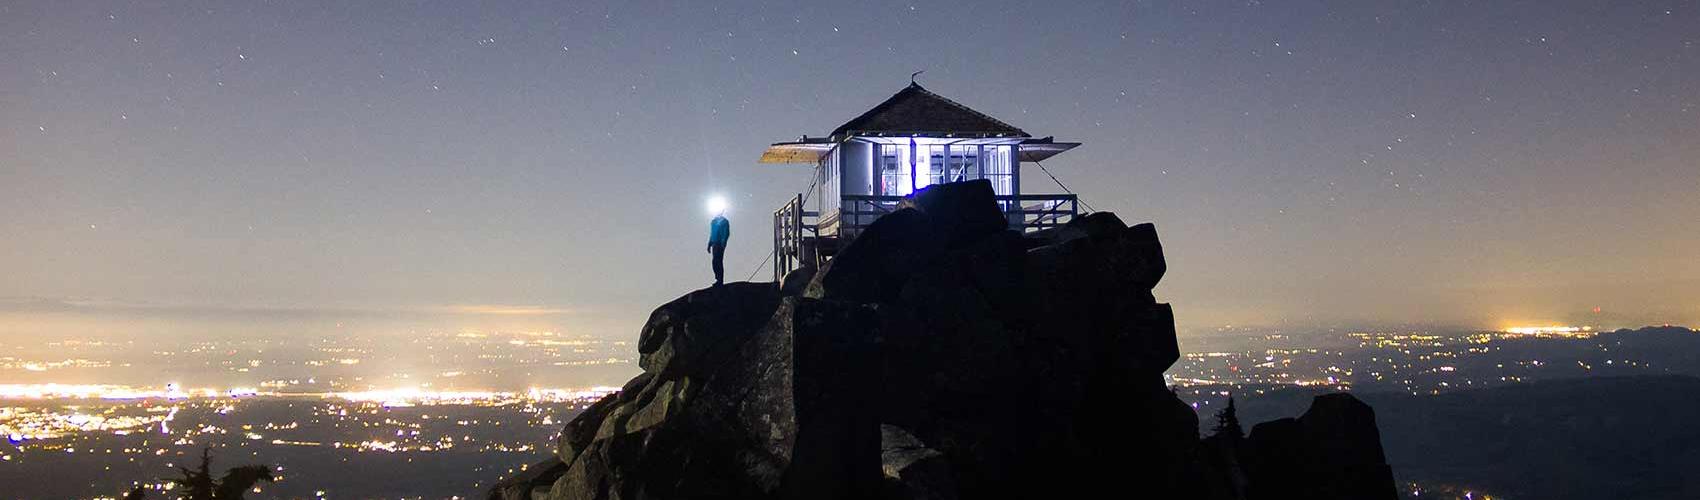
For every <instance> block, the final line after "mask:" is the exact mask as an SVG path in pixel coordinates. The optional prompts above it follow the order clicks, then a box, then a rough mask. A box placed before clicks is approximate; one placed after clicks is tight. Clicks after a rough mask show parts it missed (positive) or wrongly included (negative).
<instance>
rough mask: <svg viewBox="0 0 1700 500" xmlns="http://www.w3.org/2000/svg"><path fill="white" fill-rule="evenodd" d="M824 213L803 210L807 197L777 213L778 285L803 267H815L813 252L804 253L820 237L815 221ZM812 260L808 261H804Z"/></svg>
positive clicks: (775, 276)
mask: <svg viewBox="0 0 1700 500" xmlns="http://www.w3.org/2000/svg"><path fill="white" fill-rule="evenodd" d="M819 216H820V213H818V212H810V211H807V210H803V195H801V194H799V195H797V196H795V197H793V198H791V200H790V201H788V202H786V203H785V206H782V207H779V210H774V211H773V281H774V282H776V283H777V282H778V281H779V279H780V278H783V277H785V273H787V272H790V271H791V270H792V269H796V268H798V267H800V266H803V265H814V262H813V258H814V257H813V255H812V253H813V252H807V251H804V248H805V242H806V241H807V240H812V239H816V238H818V237H819V235H820V233H819V231H820V229H819V227H818V224H816V222H815V219H817V218H819ZM805 258H807V259H809V260H808V261H805V260H804V259H805Z"/></svg>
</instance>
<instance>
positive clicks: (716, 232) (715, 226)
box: [708, 215, 732, 246]
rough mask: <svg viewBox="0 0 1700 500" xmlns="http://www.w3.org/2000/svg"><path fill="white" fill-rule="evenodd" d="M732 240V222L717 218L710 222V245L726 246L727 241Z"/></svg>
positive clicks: (720, 217)
mask: <svg viewBox="0 0 1700 500" xmlns="http://www.w3.org/2000/svg"><path fill="white" fill-rule="evenodd" d="M731 239H732V222H731V221H728V220H726V218H725V217H722V216H718V215H717V216H715V217H714V220H711V221H708V244H710V245H718V246H726V241H727V240H731Z"/></svg>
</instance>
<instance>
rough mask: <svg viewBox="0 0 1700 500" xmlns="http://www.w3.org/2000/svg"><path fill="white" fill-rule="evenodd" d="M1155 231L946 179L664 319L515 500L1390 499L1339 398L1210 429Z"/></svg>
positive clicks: (1372, 450)
mask: <svg viewBox="0 0 1700 500" xmlns="http://www.w3.org/2000/svg"><path fill="white" fill-rule="evenodd" d="M1165 270H1166V265H1165V263H1164V259H1163V248H1162V244H1161V243H1160V242H1159V241H1158V239H1157V231H1156V228H1155V227H1153V226H1152V225H1151V224H1139V225H1135V226H1128V225H1126V224H1124V223H1123V222H1122V221H1121V220H1120V219H1119V218H1117V217H1116V215H1115V214H1112V213H1109V212H1098V213H1093V214H1090V215H1086V216H1083V217H1079V218H1077V219H1075V220H1073V221H1071V222H1070V223H1069V224H1067V225H1066V226H1063V227H1059V228H1056V229H1051V230H1046V231H1041V232H1037V233H1027V234H1020V233H1017V232H1015V231H1011V230H1008V229H1006V223H1005V222H1004V218H1003V214H1002V213H1001V212H1000V211H999V209H998V207H997V205H996V202H995V198H994V197H993V195H992V188H991V185H990V184H989V183H987V182H985V181H972V182H963V183H953V184H943V185H937V186H932V187H930V188H927V189H925V190H922V191H921V192H919V193H917V194H916V195H915V196H913V197H911V198H910V199H908V200H907V201H906V202H905V203H904V204H903V207H902V208H901V209H899V210H897V211H895V212H893V213H891V214H888V215H886V216H884V217H882V218H880V219H879V220H877V221H875V222H874V223H873V224H872V225H870V226H869V227H867V228H866V230H865V231H864V232H863V233H862V234H861V235H860V236H858V237H857V238H856V239H855V240H853V241H851V242H850V243H849V244H848V245H846V246H845V247H844V248H843V249H842V250H841V251H840V252H839V253H838V255H837V256H835V257H834V258H833V259H832V260H830V261H828V262H827V263H826V264H824V265H822V266H821V267H820V268H819V269H808V268H805V269H802V270H798V271H795V272H793V273H791V275H789V276H786V277H785V279H784V280H782V283H730V284H727V285H725V286H720V287H714V288H708V289H703V290H697V291H694V292H691V293H689V294H686V295H685V296H683V297H680V298H678V299H676V300H674V301H672V302H669V303H667V304H665V305H662V306H661V307H659V308H657V309H656V310H655V312H654V313H653V314H652V315H651V316H650V318H649V321H648V323H647V324H645V325H644V327H643V331H642V333H641V334H640V339H639V344H638V350H639V353H640V355H641V358H640V362H639V364H640V366H641V367H642V368H643V374H641V375H638V376H637V377H635V378H633V379H632V380H631V381H630V382H628V383H626V385H625V387H624V388H623V389H622V390H621V391H620V392H619V393H617V394H613V395H610V396H608V397H606V398H604V399H602V400H601V401H599V402H597V403H596V404H594V405H592V406H590V407H589V408H588V409H587V410H585V411H584V412H583V413H582V414H580V415H579V416H578V417H577V418H575V419H573V420H572V421H571V422H570V423H568V424H567V425H566V427H565V428H564V429H562V430H561V434H560V436H559V438H558V440H557V442H556V443H555V457H554V458H551V459H549V460H548V461H546V462H544V463H541V464H537V465H535V466H532V467H530V468H529V469H527V470H526V471H525V472H524V473H522V474H520V475H518V476H516V477H511V478H508V479H506V480H503V481H502V482H500V483H499V484H498V485H497V486H496V487H495V489H494V490H492V492H491V496H492V498H497V499H507V500H518V499H560V500H591V499H598V500H600V499H626V500H632V499H680V498H726V499H734V498H735V499H860V498H875V499H941V500H942V499H977V498H1083V497H1088V496H1090V497H1094V498H1205V499H1284V498H1306V499H1353V500H1359V499H1392V498H1395V497H1396V493H1395V489H1394V485H1393V477H1392V472H1391V470H1390V469H1389V467H1388V466H1387V464H1386V460H1385V458H1384V456H1383V454H1382V450H1381V442H1380V436H1379V433H1378V430H1377V428H1376V426H1375V415H1374V412H1373V411H1372V410H1371V409H1370V408H1369V407H1368V406H1366V405H1364V404H1363V403H1361V402H1359V401H1358V400H1357V399H1355V398H1353V397H1352V396H1350V395H1347V394H1332V395H1327V396H1322V397H1318V398H1317V399H1316V401H1315V402H1314V403H1313V404H1312V406H1311V408H1310V409H1309V410H1308V411H1307V412H1305V414H1304V415H1303V416H1300V417H1298V418H1288V419H1281V420H1276V421H1272V422H1266V423H1262V424H1258V425H1256V426H1254V427H1253V428H1252V429H1251V432H1250V433H1249V435H1247V436H1246V437H1243V438H1241V437H1238V435H1237V434H1235V435H1234V436H1223V435H1217V436H1213V437H1211V438H1209V439H1201V438H1200V436H1199V433H1198V416H1197V415H1196V414H1195V413H1194V412H1193V410H1192V408H1191V407H1189V406H1188V405H1186V404H1184V403H1183V402H1181V400H1180V399H1179V398H1178V397H1176V396H1175V394H1174V393H1173V392H1171V391H1170V389H1169V388H1168V387H1167V386H1166V385H1165V383H1164V379H1163V371H1164V370H1166V369H1168V367H1169V366H1170V365H1171V364H1172V363H1174V362H1175V361H1176V360H1177V359H1178V358H1179V356H1180V353H1179V350H1178V348H1177V347H1176V342H1175V328H1174V312H1173V310H1172V309H1171V308H1170V306H1169V305H1168V304H1164V303H1159V302H1157V300H1156V298H1155V297H1154V296H1153V294H1152V288H1153V287H1155V286H1156V285H1157V283H1158V281H1160V280H1161V279H1162V278H1163V273H1164V272H1165Z"/></svg>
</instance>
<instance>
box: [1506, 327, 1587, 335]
mask: <svg viewBox="0 0 1700 500" xmlns="http://www.w3.org/2000/svg"><path fill="white" fill-rule="evenodd" d="M1592 330H1593V327H1587V326H1514V327H1511V328H1506V329H1505V333H1515V334H1518V335H1554V334H1565V333H1581V332H1587V331H1592Z"/></svg>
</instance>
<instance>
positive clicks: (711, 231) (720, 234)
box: [708, 210, 732, 286]
mask: <svg viewBox="0 0 1700 500" xmlns="http://www.w3.org/2000/svg"><path fill="white" fill-rule="evenodd" d="M731 239H732V222H731V221H728V220H726V212H725V211H724V210H722V211H721V212H720V213H719V214H718V215H715V216H714V220H711V221H709V222H708V253H709V255H712V256H713V259H714V260H713V262H712V264H711V265H712V266H713V267H714V285H715V286H720V285H721V284H722V283H724V282H725V276H726V266H725V264H724V263H723V262H722V261H723V260H724V259H725V257H726V242H727V241H728V240H731Z"/></svg>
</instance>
